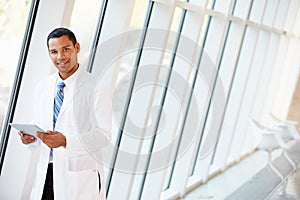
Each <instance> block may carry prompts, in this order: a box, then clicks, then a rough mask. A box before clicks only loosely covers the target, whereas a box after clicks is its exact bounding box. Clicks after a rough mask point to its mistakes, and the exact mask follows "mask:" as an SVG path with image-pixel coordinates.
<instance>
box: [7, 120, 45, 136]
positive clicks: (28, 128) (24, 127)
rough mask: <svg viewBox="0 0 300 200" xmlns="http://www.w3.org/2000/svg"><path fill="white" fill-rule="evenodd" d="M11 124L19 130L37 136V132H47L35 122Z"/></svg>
mask: <svg viewBox="0 0 300 200" xmlns="http://www.w3.org/2000/svg"><path fill="white" fill-rule="evenodd" d="M10 125H11V126H12V127H13V128H15V129H17V130H18V131H20V132H22V133H25V134H28V135H32V136H33V137H35V138H37V135H36V132H46V131H44V130H43V129H41V128H40V127H38V126H37V125H35V124H19V123H10Z"/></svg>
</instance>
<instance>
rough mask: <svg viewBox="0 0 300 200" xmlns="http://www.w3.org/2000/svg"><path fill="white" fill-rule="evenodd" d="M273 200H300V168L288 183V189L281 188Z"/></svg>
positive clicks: (272, 197) (273, 196)
mask: <svg viewBox="0 0 300 200" xmlns="http://www.w3.org/2000/svg"><path fill="white" fill-rule="evenodd" d="M270 199H271V200H299V199H300V168H298V169H297V170H296V171H295V173H294V174H292V175H291V176H290V177H289V178H288V181H287V184H286V188H284V187H281V188H280V189H279V190H278V191H277V192H276V193H275V194H274V195H272V196H271V198H270Z"/></svg>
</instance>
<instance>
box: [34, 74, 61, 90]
mask: <svg viewBox="0 0 300 200" xmlns="http://www.w3.org/2000/svg"><path fill="white" fill-rule="evenodd" d="M55 79H56V74H51V75H49V76H47V77H45V78H43V79H40V80H38V81H37V84H36V87H35V90H36V91H37V90H38V91H39V90H45V88H47V87H49V86H50V85H51V83H53V82H54V81H55Z"/></svg>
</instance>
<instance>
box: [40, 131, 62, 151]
mask: <svg viewBox="0 0 300 200" xmlns="http://www.w3.org/2000/svg"><path fill="white" fill-rule="evenodd" d="M37 136H38V137H39V138H40V139H41V140H42V142H43V143H44V144H46V145H47V146H48V147H50V148H57V147H61V146H62V147H66V145H67V141H66V137H65V136H64V135H63V134H62V133H60V132H58V131H49V130H48V131H47V133H43V132H37Z"/></svg>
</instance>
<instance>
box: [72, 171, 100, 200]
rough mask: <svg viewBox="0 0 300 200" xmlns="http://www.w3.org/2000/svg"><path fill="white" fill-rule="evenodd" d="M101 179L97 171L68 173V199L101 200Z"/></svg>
mask: <svg viewBox="0 0 300 200" xmlns="http://www.w3.org/2000/svg"><path fill="white" fill-rule="evenodd" d="M99 178H100V177H99V176H98V172H97V170H83V171H68V173H67V179H68V199H74V200H94V199H95V200H96V199H97V200H99V199H100V191H99V187H100V185H99V184H100V180H99Z"/></svg>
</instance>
